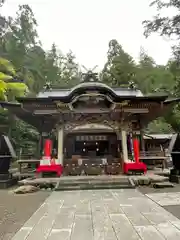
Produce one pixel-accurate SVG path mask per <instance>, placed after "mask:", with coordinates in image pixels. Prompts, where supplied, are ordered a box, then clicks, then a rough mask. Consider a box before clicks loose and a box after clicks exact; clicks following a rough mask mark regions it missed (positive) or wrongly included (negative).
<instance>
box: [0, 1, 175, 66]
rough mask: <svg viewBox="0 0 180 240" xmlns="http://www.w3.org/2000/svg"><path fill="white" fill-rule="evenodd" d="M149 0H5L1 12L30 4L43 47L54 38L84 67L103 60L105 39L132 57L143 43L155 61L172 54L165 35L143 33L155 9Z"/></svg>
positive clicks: (161, 62)
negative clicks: (118, 45) (147, 36)
mask: <svg viewBox="0 0 180 240" xmlns="http://www.w3.org/2000/svg"><path fill="white" fill-rule="evenodd" d="M149 3H150V0H6V4H5V5H4V7H3V8H2V10H1V12H2V14H4V15H6V16H8V15H10V16H14V15H15V13H16V11H17V8H18V5H19V4H29V5H30V7H31V8H32V10H33V12H34V15H35V18H36V19H37V22H38V34H39V37H40V40H41V42H42V44H43V47H44V48H45V49H49V48H50V47H51V45H52V43H53V42H54V43H55V44H56V45H57V47H58V48H59V49H60V50H61V51H63V52H64V53H66V52H68V51H69V50H72V51H73V53H74V54H75V56H76V58H77V61H78V62H79V63H80V64H83V65H84V66H86V67H87V68H93V67H94V66H95V65H98V68H99V69H101V68H102V67H103V65H104V63H105V62H106V53H107V50H108V42H109V41H110V40H111V39H117V40H118V42H119V43H120V44H121V45H122V46H123V49H124V50H125V51H126V52H128V53H129V54H130V55H131V56H133V57H134V59H135V60H137V59H138V56H139V52H140V48H141V47H143V48H144V49H145V50H146V52H147V53H148V54H149V55H151V56H152V57H153V58H154V59H155V60H156V62H157V63H158V64H165V63H166V62H167V60H168V58H169V57H170V56H171V44H172V42H170V41H169V40H168V39H165V38H162V37H160V36H158V35H156V34H153V35H152V36H151V37H149V38H148V39H145V37H144V36H143V26H142V21H143V20H145V19H151V18H152V16H153V15H154V14H155V9H151V8H150V7H149Z"/></svg>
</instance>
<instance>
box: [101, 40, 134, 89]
mask: <svg viewBox="0 0 180 240" xmlns="http://www.w3.org/2000/svg"><path fill="white" fill-rule="evenodd" d="M134 73H135V63H134V60H133V58H132V57H131V56H130V55H129V54H128V53H126V52H125V51H124V50H123V48H122V46H121V45H120V44H119V43H118V41H117V40H115V39H113V40H111V41H110V42H109V50H108V53H107V63H106V64H105V66H104V69H103V71H102V74H101V78H102V80H103V81H104V82H106V83H108V84H109V85H111V86H124V85H126V86H127V85H128V83H129V81H130V80H132V76H133V74H134Z"/></svg>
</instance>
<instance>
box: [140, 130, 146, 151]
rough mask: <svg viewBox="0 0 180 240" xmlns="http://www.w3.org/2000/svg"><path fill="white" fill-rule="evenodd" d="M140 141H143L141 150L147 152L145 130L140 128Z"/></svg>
mask: <svg viewBox="0 0 180 240" xmlns="http://www.w3.org/2000/svg"><path fill="white" fill-rule="evenodd" d="M140 142H141V148H140V149H141V151H142V152H143V154H145V151H146V148H145V141H144V131H143V130H140Z"/></svg>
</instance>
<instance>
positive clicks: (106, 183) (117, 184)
mask: <svg viewBox="0 0 180 240" xmlns="http://www.w3.org/2000/svg"><path fill="white" fill-rule="evenodd" d="M124 188H135V186H134V185H133V183H132V182H131V181H129V179H127V178H126V179H117V181H114V179H111V180H110V179H108V180H103V181H102V180H100V179H93V180H85V179H84V180H81V181H78V180H76V181H73V180H72V181H70V180H68V181H65V180H63V181H62V180H60V181H59V182H58V183H57V185H56V187H55V191H61V190H76V189H77V190H79V189H124Z"/></svg>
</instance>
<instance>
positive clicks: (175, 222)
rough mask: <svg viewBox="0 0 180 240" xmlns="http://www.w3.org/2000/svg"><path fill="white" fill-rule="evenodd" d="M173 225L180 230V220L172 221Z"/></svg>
mask: <svg viewBox="0 0 180 240" xmlns="http://www.w3.org/2000/svg"><path fill="white" fill-rule="evenodd" d="M171 223H172V224H173V225H174V226H175V227H176V228H177V229H179V230H180V220H177V221H172V222H171Z"/></svg>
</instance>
